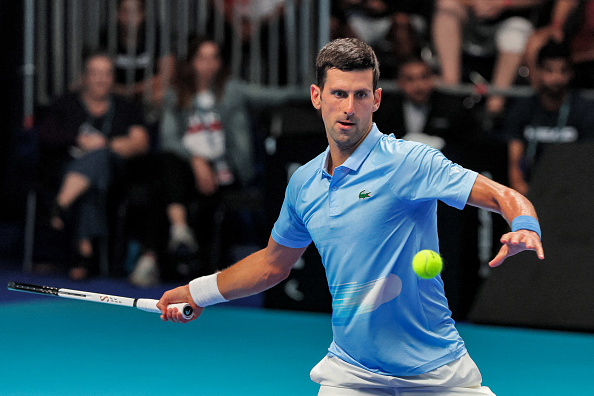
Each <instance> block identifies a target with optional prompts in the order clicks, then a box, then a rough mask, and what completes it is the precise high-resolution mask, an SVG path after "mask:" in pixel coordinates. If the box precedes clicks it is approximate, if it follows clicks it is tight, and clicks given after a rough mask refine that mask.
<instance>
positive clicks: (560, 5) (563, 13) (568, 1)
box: [550, 0, 579, 29]
mask: <svg viewBox="0 0 594 396" xmlns="http://www.w3.org/2000/svg"><path fill="white" fill-rule="evenodd" d="M578 4H579V3H578V1H577V0H557V2H556V3H555V6H554V7H553V11H552V12H551V23H550V24H551V25H552V26H554V27H555V28H557V29H562V28H563V25H565V21H567V18H568V17H569V15H570V14H571V13H572V12H573V10H575V8H576V7H577V6H578Z"/></svg>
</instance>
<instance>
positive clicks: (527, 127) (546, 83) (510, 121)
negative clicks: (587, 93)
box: [504, 41, 594, 194]
mask: <svg viewBox="0 0 594 396" xmlns="http://www.w3.org/2000/svg"><path fill="white" fill-rule="evenodd" d="M537 68H538V73H537V74H536V76H537V77H538V81H537V91H538V92H537V93H536V94H534V95H533V96H531V97H529V98H520V99H518V100H517V101H516V103H515V104H514V105H513V107H510V110H509V112H508V114H507V116H506V121H505V126H504V128H505V132H506V133H507V135H508V136H509V143H508V151H509V182H510V186H511V187H512V188H514V189H515V190H517V191H518V192H520V193H521V194H526V193H527V192H528V189H529V181H530V175H531V172H532V170H533V168H534V166H535V164H536V163H537V162H538V159H539V156H540V154H541V152H542V151H543V149H544V148H545V147H546V146H547V145H550V144H559V143H572V142H581V141H585V140H591V139H592V138H593V137H594V116H593V113H592V109H593V108H594V103H593V102H592V101H590V100H586V99H584V98H583V97H582V96H581V95H580V94H579V93H577V92H574V91H571V89H570V81H571V78H572V76H573V72H572V68H571V61H570V53H569V49H568V48H567V47H566V46H564V45H563V44H560V43H556V42H554V41H549V42H548V43H547V44H546V45H545V46H544V47H543V48H542V49H541V50H540V51H539V54H538V59H537Z"/></svg>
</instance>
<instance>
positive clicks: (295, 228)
mask: <svg viewBox="0 0 594 396" xmlns="http://www.w3.org/2000/svg"><path fill="white" fill-rule="evenodd" d="M293 176H295V175H293ZM298 192H299V188H298V183H297V182H296V178H295V177H292V178H291V180H290V181H289V185H288V186H287V190H286V191H285V200H284V201H283V206H282V208H281V211H280V214H279V216H278V219H277V220H276V223H274V227H273V228H272V233H271V236H272V239H274V241H275V242H276V243H278V244H280V245H283V246H287V247H290V248H303V247H306V246H308V245H309V244H310V243H311V241H312V239H311V236H310V235H309V232H308V231H307V228H306V227H305V224H304V223H303V221H302V220H301V218H300V216H299V215H298V213H297V210H296V209H295V203H296V202H297V197H298Z"/></svg>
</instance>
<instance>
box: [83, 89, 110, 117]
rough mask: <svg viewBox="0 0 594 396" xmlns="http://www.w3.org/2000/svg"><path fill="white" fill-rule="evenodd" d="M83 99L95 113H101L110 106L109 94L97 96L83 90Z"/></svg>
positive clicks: (89, 109)
mask: <svg viewBox="0 0 594 396" xmlns="http://www.w3.org/2000/svg"><path fill="white" fill-rule="evenodd" d="M82 100H83V102H84V103H85V105H86V106H87V110H88V111H89V112H90V113H91V114H93V115H101V114H103V113H105V112H106V111H107V108H108V107H109V96H105V97H96V96H93V95H90V94H89V93H87V92H83V94H82Z"/></svg>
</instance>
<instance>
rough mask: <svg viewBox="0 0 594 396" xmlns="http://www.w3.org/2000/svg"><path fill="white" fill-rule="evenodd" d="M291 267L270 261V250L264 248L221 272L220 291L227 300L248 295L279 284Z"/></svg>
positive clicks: (219, 277)
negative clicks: (283, 267)
mask: <svg viewBox="0 0 594 396" xmlns="http://www.w3.org/2000/svg"><path fill="white" fill-rule="evenodd" d="M289 272H290V268H289V270H288V271H287V270H286V269H282V268H279V267H277V266H275V265H274V264H272V263H270V258H269V257H268V252H267V250H266V249H262V250H260V251H258V252H256V253H254V254H252V255H250V256H248V257H246V258H245V259H243V260H241V261H240V262H238V263H237V264H235V265H233V266H231V267H229V268H227V269H225V270H224V271H222V272H221V273H219V275H218V278H217V281H218V287H219V291H220V292H221V294H222V295H223V297H224V298H225V299H227V300H234V299H236V298H242V297H248V296H251V295H254V294H258V293H261V292H263V291H264V290H267V289H270V288H271V287H273V286H275V285H277V284H278V283H280V282H281V281H283V280H284V279H286V277H287V276H288V275H289Z"/></svg>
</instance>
